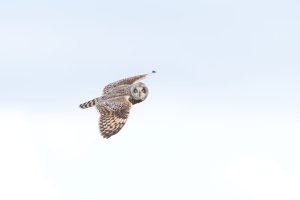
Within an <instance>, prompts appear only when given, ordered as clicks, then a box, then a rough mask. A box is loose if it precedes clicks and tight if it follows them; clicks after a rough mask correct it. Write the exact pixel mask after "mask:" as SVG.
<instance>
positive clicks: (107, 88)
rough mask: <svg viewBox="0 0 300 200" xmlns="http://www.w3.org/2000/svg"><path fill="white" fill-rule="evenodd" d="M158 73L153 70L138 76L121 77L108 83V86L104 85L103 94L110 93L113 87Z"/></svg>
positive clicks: (129, 83) (128, 83)
mask: <svg viewBox="0 0 300 200" xmlns="http://www.w3.org/2000/svg"><path fill="white" fill-rule="evenodd" d="M153 73H156V72H155V71H152V73H149V74H142V75H138V76H132V77H129V78H124V79H121V80H119V81H116V82H113V83H110V84H108V85H107V86H105V87H104V89H103V95H105V94H108V93H109V92H110V91H111V90H112V89H113V88H115V87H118V86H120V85H131V84H133V83H135V82H137V81H140V80H143V79H144V78H146V77H147V76H148V75H150V74H153Z"/></svg>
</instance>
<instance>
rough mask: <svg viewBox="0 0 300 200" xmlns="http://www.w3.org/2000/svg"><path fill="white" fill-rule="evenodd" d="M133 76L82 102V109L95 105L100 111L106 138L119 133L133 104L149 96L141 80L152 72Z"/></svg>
mask: <svg viewBox="0 0 300 200" xmlns="http://www.w3.org/2000/svg"><path fill="white" fill-rule="evenodd" d="M154 73H156V72H155V71H152V73H149V74H143V75H138V76H133V77H129V78H125V79H121V80H119V81H116V82H113V83H110V84H108V85H107V86H105V87H104V89H103V94H102V96H100V97H98V98H95V99H93V100H90V101H88V102H85V103H83V104H80V105H79V107H80V108H82V109H85V108H89V107H93V106H95V107H96V108H97V110H98V111H99V112H100V119H99V128H100V132H101V135H102V136H103V137H104V138H109V137H111V136H112V135H115V134H116V133H118V132H119V131H120V130H121V129H122V127H123V126H124V125H125V123H126V121H127V119H128V116H129V112H130V109H131V107H132V105H134V104H137V103H141V102H142V101H144V100H145V99H146V98H147V96H148V92H149V90H148V88H147V86H146V85H145V84H144V83H142V82H137V81H140V80H142V79H144V78H146V77H147V76H149V75H150V74H154Z"/></svg>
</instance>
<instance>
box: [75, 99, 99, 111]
mask: <svg viewBox="0 0 300 200" xmlns="http://www.w3.org/2000/svg"><path fill="white" fill-rule="evenodd" d="M97 102H98V98H96V99H93V100H90V101H88V102H85V103H83V104H80V105H79V107H80V108H82V109H85V108H89V107H93V106H95V105H96V103H97Z"/></svg>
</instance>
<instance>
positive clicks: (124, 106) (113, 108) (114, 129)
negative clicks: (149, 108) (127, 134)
mask: <svg viewBox="0 0 300 200" xmlns="http://www.w3.org/2000/svg"><path fill="white" fill-rule="evenodd" d="M128 98H129V96H124V97H116V98H112V99H108V100H105V101H103V102H102V103H101V104H98V105H97V109H98V110H99V112H100V115H101V116H100V120H99V128H100V132H101V135H102V136H103V137H104V138H109V137H111V136H112V135H114V134H116V133H118V132H119V131H120V130H121V129H122V127H123V126H124V125H125V123H126V121H127V119H128V116H129V112H130V108H131V105H132V104H131V103H130V102H129V101H128Z"/></svg>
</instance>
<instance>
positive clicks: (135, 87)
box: [130, 82, 148, 101]
mask: <svg viewBox="0 0 300 200" xmlns="http://www.w3.org/2000/svg"><path fill="white" fill-rule="evenodd" d="M130 92H131V95H132V97H133V99H134V100H136V101H144V100H145V99H146V98H147V96H148V88H147V86H146V85H145V84H144V83H141V82H138V83H134V84H132V86H131V88H130Z"/></svg>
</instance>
